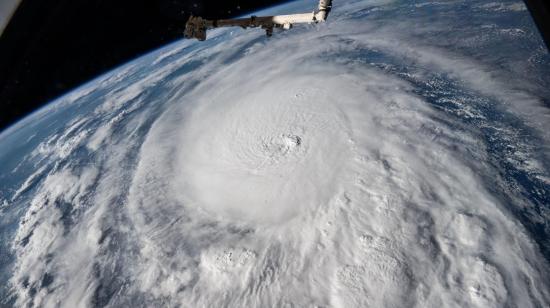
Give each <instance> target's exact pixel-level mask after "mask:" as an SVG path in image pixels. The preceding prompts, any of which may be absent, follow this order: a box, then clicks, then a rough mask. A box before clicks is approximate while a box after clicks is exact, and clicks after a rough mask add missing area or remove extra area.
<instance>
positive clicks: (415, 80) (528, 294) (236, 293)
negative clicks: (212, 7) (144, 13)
mask: <svg viewBox="0 0 550 308" xmlns="http://www.w3.org/2000/svg"><path fill="white" fill-rule="evenodd" d="M314 3H315V1H296V2H290V3H288V4H284V5H281V6H277V7H274V8H271V9H269V12H270V13H271V12H288V11H300V9H302V10H303V8H304V7H306V8H307V7H310V6H312V5H313V4H314ZM460 3H461V2H455V1H449V2H442V3H439V2H393V1H368V0H349V1H335V3H334V8H333V11H332V12H331V16H330V19H329V20H328V21H327V22H326V23H323V24H315V25H303V26H300V27H294V28H293V29H291V30H290V31H286V32H281V33H276V34H275V35H274V36H273V37H271V38H266V37H265V36H264V35H263V33H261V31H250V30H249V31H245V30H241V29H222V30H214V31H213V32H212V35H210V34H209V35H210V37H209V38H208V40H207V41H205V42H194V41H188V40H185V41H178V42H175V43H173V44H171V45H169V46H167V47H164V48H162V49H160V50H158V51H155V52H153V53H151V54H148V55H145V56H143V57H140V58H138V59H136V60H135V61H133V62H131V63H129V64H127V65H125V66H123V67H121V68H119V69H117V70H115V71H113V72H111V73H108V74H106V75H103V76H101V77H99V78H98V79H96V80H94V81H92V82H90V83H88V84H86V85H84V86H83V87H81V88H79V89H78V90H75V91H74V92H71V93H69V94H68V95H66V96H64V97H62V98H60V99H59V100H57V101H55V102H53V103H52V104H50V105H48V106H47V107H46V108H44V109H42V110H40V111H39V112H37V113H35V114H34V115H32V116H31V117H30V118H28V119H26V120H24V121H23V122H21V124H18V125H16V126H14V127H13V128H11V130H8V131H7V132H6V133H3V134H2V135H0V144H2V150H0V161H3V162H5V163H4V167H1V170H2V174H4V175H2V177H0V183H2V185H3V187H4V188H2V194H0V204H2V206H1V212H0V213H1V217H2V219H1V222H0V226H1V229H0V231H1V232H2V234H3V235H2V238H3V239H5V242H4V243H3V244H0V245H1V246H3V247H6V248H5V250H6V252H2V254H3V255H5V256H6V257H5V258H4V259H5V261H2V263H0V265H2V266H3V268H4V269H3V271H4V273H3V274H2V275H3V276H2V277H3V278H5V279H6V280H7V281H8V282H9V283H8V286H6V287H4V288H3V289H2V290H1V291H0V292H2V293H3V294H5V295H6V296H5V297H6V301H5V302H4V303H11V304H12V305H15V306H37V307H39V306H40V307H41V306H45V307H58V306H63V307H77V306H110V307H121V306H139V307H141V306H148V307H151V306H183V307H546V306H548V305H550V291H549V290H550V288H549V286H550V280H549V278H548V277H550V275H549V274H550V268H549V263H548V262H549V260H550V243H549V240H548V239H549V238H550V237H549V236H550V227H549V225H548V222H549V221H550V220H549V218H550V212H549V211H548V204H549V201H550V168H549V162H550V160H549V159H548V157H549V153H550V152H549V151H548V145H549V144H550V143H549V138H550V135H549V133H548V132H550V125H549V123H550V121H549V120H550V117H549V115H550V113H549V109H548V107H549V106H548V99H549V98H550V92H549V90H548V89H549V88H550V87H548V85H549V84H550V80H549V79H548V77H547V76H548V75H547V73H548V71H549V69H548V63H550V58H549V56H548V53H547V52H546V53H545V51H544V47H543V45H542V42H541V40H540V38H539V37H537V36H536V29H535V28H534V25H533V24H532V22H531V23H529V22H524V21H525V20H528V18H529V14H528V12H527V11H526V8H525V6H524V5H523V3H521V2H503V3H498V4H497V3H493V2H487V1H472V2H471V3H467V4H463V5H464V6H466V7H461V5H462V4H460ZM458 7H460V8H461V10H457V8H458ZM406 12H409V13H407V14H405V13H406ZM451 12H454V13H455V14H454V15H452V14H450V13H451ZM435 13H437V14H435ZM497 13H499V14H501V13H502V14H507V15H506V16H508V17H509V16H512V17H514V18H516V19H517V20H519V22H518V24H517V25H508V24H506V23H505V22H504V21H503V20H504V18H501V17H498V16H500V15H497ZM429 16H443V17H438V18H436V17H434V19H435V20H433V21H431V22H430V23H427V22H425V21H426V20H427V19H429ZM449 23H450V24H452V25H453V27H449V26H445V25H447V24H449ZM473 25H475V29H473V28H472V27H473ZM457 29H459V30H458V31H457ZM480 29H481V30H480ZM529 31H531V32H529ZM516 40H522V42H523V41H524V42H525V45H527V44H532V45H533V46H539V47H537V48H526V49H529V50H528V51H527V50H526V49H524V50H520V51H518V52H517V53H508V54H507V53H506V52H505V51H504V50H503V49H502V48H498V47H499V46H515V45H511V44H512V42H515V41H516ZM489 51H490V52H489ZM526 54H527V55H528V57H525V55H526ZM503 59H506V61H503ZM503 63H507V64H503ZM526 63H527V64H526ZM525 67H527V68H525ZM31 131H33V132H34V133H33V134H31V133H30V132H31ZM19 143H23V144H24V145H25V146H24V147H22V146H19V147H16V146H14V145H15V144H19ZM15 151H21V153H24V154H22V155H16V158H13V159H9V160H8V159H7V157H8V154H10V155H15V154H13V153H15ZM12 157H13V156H12ZM7 178H11V179H13V182H10V183H13V184H8V181H7V180H6V179H7ZM4 183H5V184H4ZM10 185H11V186H10ZM2 249H4V248H2Z"/></svg>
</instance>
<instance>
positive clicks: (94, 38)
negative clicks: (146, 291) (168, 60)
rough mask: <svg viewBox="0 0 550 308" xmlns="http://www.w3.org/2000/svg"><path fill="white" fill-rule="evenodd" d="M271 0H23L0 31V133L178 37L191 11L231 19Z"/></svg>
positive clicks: (272, 0) (213, 17)
mask: <svg viewBox="0 0 550 308" xmlns="http://www.w3.org/2000/svg"><path fill="white" fill-rule="evenodd" d="M281 2H283V1H277V0H224V1H219V0H218V1H213V0H196V1H188V0H148V1H147V0H48V1H44V0H24V1H23V2H22V3H21V4H20V6H19V8H18V9H17V11H16V12H15V14H14V16H13V18H12V20H11V21H10V23H9V24H8V26H7V27H6V29H5V31H4V33H3V34H2V36H1V37H0V131H1V130H2V129H3V128H5V127H7V126H9V125H10V124H12V123H14V122H16V121H17V120H18V119H20V118H21V117H23V116H25V115H27V114H29V113H30V112H32V111H34V110H36V109H37V108H39V107H41V106H42V105H44V104H45V103H47V102H49V101H51V100H52V99H54V98H56V97H58V96H60V95H62V94H65V93H66V92H68V91H69V90H70V89H72V88H74V87H76V86H78V85H80V84H82V83H84V82H86V81H88V80H90V79H92V78H94V77H96V76H98V75H100V74H101V73H104V72H106V71H108V70H110V69H113V68H115V67H117V66H119V65H121V64H123V63H125V62H127V61H129V60H131V59H134V58H136V57H138V56H139V55H142V54H144V53H146V52H148V51H151V50H154V49H156V48H158V47H161V46H163V45H166V44H167V43H169V42H171V41H174V40H177V39H181V38H183V29H184V27H185V22H186V21H187V18H188V17H189V15H190V14H191V13H192V14H194V15H199V16H202V17H205V18H211V19H219V18H228V17H235V16H239V15H242V14H245V13H249V12H252V11H256V10H258V9H260V8H263V7H267V6H271V5H274V4H277V3H281Z"/></svg>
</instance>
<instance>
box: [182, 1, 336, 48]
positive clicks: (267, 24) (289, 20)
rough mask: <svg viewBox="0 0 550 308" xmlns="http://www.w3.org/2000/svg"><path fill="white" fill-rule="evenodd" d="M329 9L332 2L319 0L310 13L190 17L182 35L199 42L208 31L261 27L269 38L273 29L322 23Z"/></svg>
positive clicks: (204, 37)
mask: <svg viewBox="0 0 550 308" xmlns="http://www.w3.org/2000/svg"><path fill="white" fill-rule="evenodd" d="M331 8H332V0H319V8H318V10H317V11H314V12H312V13H304V14H292V15H277V16H263V17H257V16H251V17H250V18H239V19H220V20H207V19H203V18H201V17H199V16H191V17H189V20H188V21H187V23H186V24H185V32H184V35H185V37H186V38H196V39H198V40H199V41H204V40H206V31H207V30H208V29H213V28H220V27H242V28H243V29H246V28H249V27H250V28H254V27H261V28H262V29H265V32H266V35H267V36H271V35H272V34H273V28H283V29H285V30H288V29H290V28H292V25H293V24H297V23H318V22H323V21H325V20H326V19H327V17H328V14H329V12H330V9H331Z"/></svg>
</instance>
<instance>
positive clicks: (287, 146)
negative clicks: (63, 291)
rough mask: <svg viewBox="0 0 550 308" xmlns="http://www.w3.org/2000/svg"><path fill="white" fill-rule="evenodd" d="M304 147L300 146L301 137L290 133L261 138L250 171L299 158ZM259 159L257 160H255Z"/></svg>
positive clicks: (302, 153)
mask: <svg viewBox="0 0 550 308" xmlns="http://www.w3.org/2000/svg"><path fill="white" fill-rule="evenodd" d="M304 152H305V147H302V138H300V136H297V135H292V134H281V135H277V136H269V137H264V138H261V140H260V142H259V149H258V151H257V152H256V154H257V155H258V156H259V157H255V159H254V160H253V161H252V164H253V165H256V166H255V167H254V166H252V170H251V171H252V172H258V171H260V170H261V169H264V168H267V167H270V166H273V165H277V164H280V163H285V162H289V161H292V160H297V159H299V157H300V156H303V155H305V153H304ZM257 159H259V160H257Z"/></svg>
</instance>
